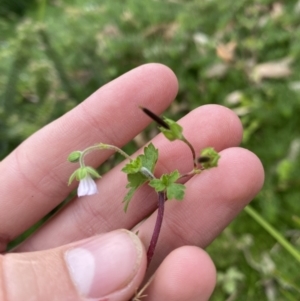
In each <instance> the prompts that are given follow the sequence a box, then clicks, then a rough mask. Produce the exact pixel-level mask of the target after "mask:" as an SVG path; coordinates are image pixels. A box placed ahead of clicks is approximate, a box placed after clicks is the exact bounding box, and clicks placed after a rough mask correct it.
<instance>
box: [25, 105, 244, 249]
mask: <svg viewBox="0 0 300 301" xmlns="http://www.w3.org/2000/svg"><path fill="white" fill-rule="evenodd" d="M180 124H181V125H182V126H183V127H184V134H185V136H186V137H187V139H189V140H191V143H192V144H193V145H194V146H195V148H196V151H197V152H199V151H200V149H202V148H204V147H207V146H213V147H215V148H216V149H217V150H222V149H224V148H227V147H230V146H234V145H238V144H239V143H240V140H241V137H242V127H241V124H240V121H239V119H238V118H237V116H236V115H235V114H234V113H233V112H232V111H230V110H228V109H227V108H225V107H221V106H216V105H208V106H203V107H200V108H198V109H196V110H194V111H192V112H191V113H190V114H188V115H187V116H185V117H184V118H182V119H181V120H180ZM152 142H153V143H154V145H155V146H156V147H157V148H158V149H159V158H160V159H159V162H158V164H157V168H156V173H157V175H159V174H161V173H162V172H171V171H173V170H174V169H178V170H180V172H182V173H184V172H188V171H190V170H191V169H192V168H193V160H192V156H191V153H190V150H189V148H188V147H187V146H186V145H185V144H184V143H182V142H180V141H179V142H170V141H168V140H166V138H164V137H163V136H162V135H158V136H157V137H156V138H155V139H153V141H152ZM120 170H121V167H120V166H117V167H116V168H114V169H113V170H112V171H111V172H109V173H107V174H106V175H105V176H104V177H103V178H102V179H100V181H98V189H99V194H98V195H95V196H90V197H85V198H80V199H76V200H74V201H73V202H71V203H70V204H69V205H68V206H67V207H66V208H65V209H64V210H62V211H61V212H60V213H59V214H57V215H56V216H55V217H54V218H53V219H52V220H51V221H50V222H49V223H48V224H47V225H45V226H44V227H43V228H42V229H41V230H40V231H38V232H37V233H36V234H34V235H33V236H32V237H31V238H29V240H28V241H26V242H25V243H24V244H23V245H22V246H21V247H20V248H19V250H21V251H32V250H41V249H47V248H51V247H55V246H59V245H62V244H66V243H69V242H71V241H74V240H78V239H82V238H85V237H89V236H91V235H94V234H95V233H101V232H107V231H110V230H112V229H115V228H120V227H121V228H127V229H131V228H133V227H134V226H135V225H136V224H137V223H139V222H140V221H141V220H143V219H144V218H145V217H146V216H148V215H149V214H150V213H151V212H153V211H154V210H155V209H156V206H157V205H156V204H157V196H156V193H155V192H154V191H153V190H152V189H151V188H150V187H147V186H144V187H142V188H141V189H139V190H138V191H137V192H136V194H135V196H134V197H133V199H132V201H131V203H130V205H129V209H128V211H127V213H126V214H125V213H124V211H123V205H122V204H121V202H122V200H123V198H124V196H125V195H126V192H127V189H126V188H125V186H126V181H127V180H126V176H125V174H124V173H122V172H121V171H120ZM62 228H63V229H64V231H63V233H62V232H61V229H62ZM56 233H60V235H59V236H57V235H56Z"/></svg>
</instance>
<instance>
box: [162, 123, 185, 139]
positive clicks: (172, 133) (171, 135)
mask: <svg viewBox="0 0 300 301" xmlns="http://www.w3.org/2000/svg"><path fill="white" fill-rule="evenodd" d="M163 119H164V121H165V122H166V123H167V124H168V126H169V127H170V129H166V128H164V127H161V126H160V127H158V128H159V130H160V131H161V132H162V133H163V134H164V135H165V137H166V138H167V139H169V140H170V141H174V140H183V139H184V137H183V135H182V131H183V129H182V126H180V125H179V124H178V123H176V122H175V121H173V120H172V119H169V118H166V117H164V118H163Z"/></svg>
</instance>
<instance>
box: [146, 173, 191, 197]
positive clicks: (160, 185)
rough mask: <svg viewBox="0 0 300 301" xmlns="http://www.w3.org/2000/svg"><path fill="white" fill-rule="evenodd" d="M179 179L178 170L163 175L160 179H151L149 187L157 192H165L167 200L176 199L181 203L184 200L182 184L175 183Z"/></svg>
mask: <svg viewBox="0 0 300 301" xmlns="http://www.w3.org/2000/svg"><path fill="white" fill-rule="evenodd" d="M179 177H180V173H179V172H178V170H175V171H173V172H171V173H170V174H163V175H162V176H161V177H160V179H153V180H151V181H150V182H149V185H150V186H151V187H153V188H154V189H155V190H156V191H157V192H160V191H164V190H166V192H167V198H168V199H169V200H171V199H176V200H179V201H181V200H182V199H183V198H184V191H185V186H184V185H183V184H179V183H175V181H177V180H178V179H179Z"/></svg>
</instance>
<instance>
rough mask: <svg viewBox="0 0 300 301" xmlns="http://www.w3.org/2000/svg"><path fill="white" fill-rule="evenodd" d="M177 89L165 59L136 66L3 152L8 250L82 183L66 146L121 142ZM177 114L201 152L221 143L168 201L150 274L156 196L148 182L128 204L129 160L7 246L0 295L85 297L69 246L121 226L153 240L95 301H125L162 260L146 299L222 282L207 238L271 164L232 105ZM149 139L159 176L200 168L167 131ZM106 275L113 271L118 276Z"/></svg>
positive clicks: (175, 299) (1, 199)
mask: <svg viewBox="0 0 300 301" xmlns="http://www.w3.org/2000/svg"><path fill="white" fill-rule="evenodd" d="M177 89H178V83H177V80H176V77H175V75H174V74H173V73H172V71H171V70H170V69H168V68H167V67H165V66H163V65H159V64H148V65H144V66H141V67H138V68H136V69H134V70H132V71H130V72H128V73H126V74H125V75H123V76H121V77H119V78H118V79H116V80H114V81H112V82H111V83H109V84H107V85H105V86H103V87H102V88H101V89H99V90H98V91H96V92H95V93H94V94H93V95H91V96H90V97H89V98H88V99H86V100H85V101H83V102H82V103H81V104H79V105H78V106H77V107H76V108H74V109H73V110H71V111H70V112H68V113H66V114H65V115H64V116H62V117H61V118H59V119H58V120H56V121H54V122H52V123H51V124H49V125H47V126H45V127H44V128H43V129H41V130H40V131H38V132H37V133H35V134H34V135H32V136H31V137H30V138H28V139H27V140H26V141H25V142H24V143H22V144H21V145H20V146H19V147H18V148H17V149H16V150H15V151H13V152H12V153H11V154H10V155H9V156H8V157H6V158H5V159H3V161H2V162H1V163H0V183H1V185H0V249H1V251H2V252H4V251H5V248H6V244H7V243H8V242H9V241H10V240H12V239H13V238H15V237H16V236H18V235H19V234H21V233H22V232H24V230H25V229H27V228H29V227H30V226H31V225H33V224H34V223H36V222H37V221H38V220H40V219H41V218H42V217H43V216H45V215H46V214H47V213H48V212H49V211H51V210H52V209H53V208H54V207H56V206H57V205H58V204H59V203H61V202H62V200H63V199H64V198H65V197H66V196H68V194H69V193H70V192H71V191H72V190H73V189H75V187H76V185H78V183H75V182H74V183H73V184H72V185H71V186H67V182H68V178H69V176H70V175H71V173H72V172H73V171H74V170H75V168H77V165H76V164H75V165H74V164H71V163H69V162H67V161H66V158H67V157H68V155H69V153H71V152H72V151H74V150H83V149H85V148H86V147H88V146H90V145H93V144H96V143H99V142H102V143H108V144H114V145H117V146H119V147H122V146H123V145H124V144H126V143H127V142H129V141H130V140H132V139H133V138H134V137H135V136H136V135H137V134H138V133H139V132H141V131H142V130H143V129H144V128H145V127H146V126H147V125H148V124H149V123H150V122H151V120H150V119H149V117H147V116H146V115H144V114H143V113H142V112H141V110H140V109H139V106H144V107H147V108H149V109H151V110H152V111H153V112H155V113H156V114H161V113H163V111H164V110H165V109H166V108H167V107H168V106H169V105H170V104H171V102H172V101H173V100H174V98H175V97H176V94H177ZM200 104H201V96H200V95H199V105H200ZM179 123H180V124H181V125H182V126H183V128H184V135H185V136H186V137H187V138H188V139H189V140H190V141H191V143H192V144H193V145H194V147H195V149H196V151H197V152H198V153H199V151H200V150H201V149H202V148H204V147H207V146H212V147H214V148H215V149H216V150H217V151H219V152H220V155H221V159H220V161H219V166H218V167H217V168H214V169H211V170H208V171H204V172H203V173H202V174H200V175H196V176H194V177H192V178H191V179H186V183H185V184H186V187H187V188H186V196H185V199H184V201H182V202H180V203H179V202H176V201H168V202H167V203H166V206H165V218H164V221H163V225H162V231H161V234H160V238H159V241H158V245H157V248H156V252H155V255H154V258H153V261H152V263H151V265H150V267H149V270H148V271H147V272H146V271H145V270H146V255H145V248H147V246H148V243H149V240H150V238H151V235H152V231H153V226H154V223H155V218H156V212H155V210H156V199H157V197H156V194H155V192H153V191H152V190H151V188H149V187H143V188H142V189H140V190H139V191H138V192H137V193H136V195H135V196H134V198H133V200H132V202H131V203H130V205H129V209H128V212H127V213H126V214H125V213H124V211H123V205H122V203H121V201H122V199H123V197H124V195H125V193H126V188H125V186H126V175H125V174H123V173H122V172H121V171H120V169H121V167H122V166H123V164H124V163H122V165H120V166H116V167H115V168H113V169H112V170H111V171H110V172H108V173H107V174H105V175H103V177H102V178H101V179H99V180H97V185H98V190H99V194H97V195H93V196H86V197H81V198H76V197H75V198H74V200H72V202H70V203H69V204H68V205H67V206H66V207H65V208H64V209H63V210H62V211H60V212H59V213H58V214H57V215H55V216H54V217H53V218H52V219H51V220H50V221H49V222H48V223H47V224H46V225H45V226H43V227H42V228H41V229H40V230H39V231H37V232H36V233H35V234H33V236H32V237H30V238H29V239H28V240H27V241H25V242H24V243H23V244H22V245H20V246H19V247H17V248H16V249H15V250H14V252H13V253H9V254H3V255H1V257H0V300H4V301H15V300H44V301H45V300H46V301H47V300H73V301H77V300H87V299H84V298H83V297H82V296H81V295H80V293H79V292H78V291H77V290H76V285H73V283H72V282H71V280H70V276H69V274H68V272H67V268H66V264H65V261H64V254H65V252H66V250H69V249H72V248H73V247H74V246H76V245H78V244H81V240H84V239H86V238H89V239H94V238H95V237H98V236H99V235H100V237H101V235H104V233H107V232H111V231H113V230H116V229H121V228H122V229H129V230H130V229H133V228H134V229H135V230H137V229H138V230H139V234H138V237H139V239H141V241H142V243H143V244H144V245H145V248H144V249H143V248H140V251H141V257H140V260H139V262H138V264H137V265H136V266H135V269H134V276H132V277H131V278H130V277H129V278H130V279H129V278H128V279H129V280H128V282H127V283H126V285H124V287H118V289H116V290H115V291H114V290H112V291H111V292H110V293H109V294H107V295H105V296H104V295H101V296H102V297H101V298H100V297H99V296H96V297H97V298H96V297H95V296H94V297H95V298H96V299H93V300H109V301H116V300H120V301H128V300H129V299H130V297H131V296H132V295H134V292H135V291H136V288H137V287H138V286H139V284H141V282H142V280H143V278H144V275H145V273H146V274H147V276H146V277H147V278H149V277H150V276H151V275H152V273H153V272H154V271H155V270H157V272H156V275H155V278H154V280H153V282H152V283H151V284H150V286H149V288H148V289H147V290H146V292H145V294H146V295H147V297H145V298H144V299H142V300H145V301H153V300H172V301H194V300H195V301H201V300H208V299H209V297H210V295H211V293H212V291H213V288H214V286H215V279H216V271H215V268H214V265H213V263H212V261H211V259H210V258H209V256H208V255H207V254H206V253H205V251H203V249H202V248H205V247H206V246H208V245H209V244H210V243H211V242H212V241H213V240H214V239H215V238H216V237H217V235H218V234H220V232H221V231H222V230H223V229H224V228H225V227H226V226H227V225H228V224H229V223H230V222H231V221H232V220H233V219H234V218H235V217H236V215H237V214H238V213H239V212H240V211H241V210H242V209H243V208H244V206H246V205H247V204H248V203H249V202H250V201H251V200H252V199H253V198H254V196H255V195H256V194H257V193H258V192H259V190H260V189H261V187H262V185H263V180H264V172H263V168H262V165H261V162H260V161H259V159H258V158H257V157H256V156H255V155H254V154H253V153H251V152H250V151H248V150H245V149H243V148H240V147H238V145H239V144H240V142H241V139H242V126H241V123H240V120H239V119H238V117H237V116H236V115H235V114H234V113H233V112H232V111H230V110H229V109H227V108H225V107H222V106H217V105H206V106H200V107H199V108H197V109H195V110H194V111H192V112H190V113H189V114H188V115H186V116H185V117H184V118H182V119H181V120H180V121H179ZM152 142H153V144H154V145H155V147H157V148H158V149H159V161H158V164H157V168H156V171H155V174H156V175H157V176H159V175H160V174H161V173H164V172H170V171H173V170H174V169H178V170H180V172H181V173H185V172H188V171H190V170H191V169H192V167H193V162H192V159H191V153H190V151H189V149H188V148H187V146H186V145H185V144H184V143H182V142H180V141H179V142H169V141H168V140H167V139H166V138H164V137H163V136H162V135H158V136H157V137H155V138H154V139H153V140H152ZM111 154H112V152H110V151H102V152H95V153H94V154H91V155H88V156H87V157H86V164H90V165H91V166H94V167H96V166H98V165H100V164H101V163H102V162H104V161H105V160H106V159H107V158H108V157H109V156H110V155H111ZM134 156H135V155H133V157H134ZM149 214H150V217H149V218H148V219H147V220H146V221H145V222H143V223H142V224H139V223H140V222H141V221H142V220H143V219H144V218H145V217H146V216H148V215H149ZM116 232H118V231H116ZM114 233H115V232H112V234H111V235H114ZM33 251H40V252H35V253H32V252H33ZM221 252H222V250H220V253H221ZM130 275H131V274H130ZM110 276H111V278H112V280H111V281H114V280H113V279H114V277H113V275H110ZM108 278H109V276H107V279H108ZM24 283H25V284H26V285H25V284H24Z"/></svg>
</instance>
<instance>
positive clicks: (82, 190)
mask: <svg viewBox="0 0 300 301" xmlns="http://www.w3.org/2000/svg"><path fill="white" fill-rule="evenodd" d="M141 110H142V111H143V112H144V113H145V114H147V115H148V116H149V117H150V118H152V119H153V120H154V121H156V122H157V124H158V125H159V127H158V128H159V130H160V131H161V132H162V133H163V134H164V136H165V137H166V138H167V139H168V140H170V141H175V140H180V141H182V142H183V143H185V144H186V145H187V146H188V147H189V149H190V150H191V153H192V160H193V169H192V170H191V171H190V172H188V173H186V174H181V173H180V172H179V171H178V170H177V169H175V170H174V171H172V172H170V173H166V174H163V175H161V177H160V178H157V177H156V176H155V165H156V163H157V160H158V149H156V148H155V146H154V145H153V144H152V143H150V144H149V145H148V146H146V147H145V148H144V153H143V154H141V155H139V156H137V157H136V158H131V157H130V156H129V155H128V154H126V153H125V152H124V151H123V150H121V149H120V148H118V147H116V146H114V145H109V144H105V143H99V144H96V145H93V146H90V147H88V148H86V149H85V150H83V151H74V152H72V153H71V154H70V155H69V157H68V161H70V162H72V163H75V162H78V163H79V165H80V167H79V168H78V169H77V170H75V171H74V172H73V173H72V175H71V176H70V179H69V184H71V182H72V181H73V180H74V179H76V180H77V181H79V186H78V190H77V193H78V196H79V197H81V196H84V195H92V194H95V193H97V192H98V191H97V186H96V183H95V181H94V180H93V178H101V176H100V175H99V173H98V172H97V171H96V170H95V169H94V168H92V167H90V166H86V165H85V162H84V158H85V156H86V155H87V154H89V153H91V152H93V151H95V150H107V149H110V150H114V151H115V152H118V153H120V154H121V155H123V156H124V157H125V158H126V159H128V160H129V162H128V163H127V164H126V165H125V166H124V168H123V169H122V171H123V172H124V173H126V174H127V180H128V183H127V186H126V188H129V190H128V193H127V194H126V195H125V197H124V200H123V203H124V211H125V212H126V211H127V210H128V206H129V203H130V201H131V199H132V197H133V195H134V193H135V192H136V190H137V189H139V188H140V187H141V186H142V185H145V184H148V185H149V186H150V187H152V188H153V189H154V190H155V191H156V192H157V195H158V204H157V207H158V210H157V211H158V213H157V218H156V223H155V226H154V230H153V234H152V238H151V240H150V244H149V247H148V250H147V265H148V266H149V264H150V262H151V260H152V258H153V255H154V252H155V248H156V245H157V241H158V238H159V233H160V230H161V226H162V221H163V216H164V204H165V202H166V200H177V201H182V200H183V199H184V193H185V186H184V185H183V184H181V183H178V181H179V180H180V179H182V178H185V177H190V176H193V175H196V174H200V173H201V172H203V170H206V169H210V168H213V167H216V166H217V165H218V161H219V158H220V155H219V154H218V153H217V152H216V151H215V150H214V149H213V148H212V147H207V148H205V149H203V150H202V151H201V152H200V154H199V156H198V157H197V156H196V151H195V149H194V147H193V146H192V144H191V143H190V142H189V141H188V140H187V138H186V137H185V136H184V135H183V128H182V127H181V126H180V125H179V124H178V123H176V122H175V121H173V120H171V119H169V118H165V117H163V118H161V117H159V116H157V115H156V114H154V113H153V112H151V111H150V110H149V109H147V108H144V107H141ZM137 296H138V295H137ZM137 296H136V297H135V300H137V299H136V298H137Z"/></svg>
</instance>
